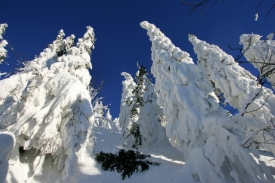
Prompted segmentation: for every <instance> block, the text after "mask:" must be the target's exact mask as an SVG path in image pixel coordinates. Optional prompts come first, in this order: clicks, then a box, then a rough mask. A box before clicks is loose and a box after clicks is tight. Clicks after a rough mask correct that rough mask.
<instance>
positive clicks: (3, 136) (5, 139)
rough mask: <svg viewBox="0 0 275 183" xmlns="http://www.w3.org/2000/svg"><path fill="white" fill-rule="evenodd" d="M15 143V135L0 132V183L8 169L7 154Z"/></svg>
mask: <svg viewBox="0 0 275 183" xmlns="http://www.w3.org/2000/svg"><path fill="white" fill-rule="evenodd" d="M14 144H15V137H14V135H13V134H12V133H9V132H0V183H4V181H5V180H6V176H7V173H8V170H9V162H8V158H9V154H10V152H11V151H12V149H13V147H14Z"/></svg>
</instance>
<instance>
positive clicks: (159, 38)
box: [140, 21, 193, 64]
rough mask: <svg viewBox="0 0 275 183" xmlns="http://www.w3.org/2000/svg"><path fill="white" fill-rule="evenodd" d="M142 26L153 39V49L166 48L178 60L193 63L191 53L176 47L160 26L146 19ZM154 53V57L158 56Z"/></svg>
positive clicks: (151, 39)
mask: <svg viewBox="0 0 275 183" xmlns="http://www.w3.org/2000/svg"><path fill="white" fill-rule="evenodd" d="M140 26H141V27H142V28H144V29H146V30H147V34H148V36H149V37H150V41H152V49H157V50H160V49H163V50H166V51H167V52H169V53H170V54H171V56H172V58H173V59H175V60H176V61H178V62H185V63H192V64H193V61H192V58H190V57H189V56H190V55H189V53H187V52H184V51H182V50H181V49H180V48H178V47H176V46H175V45H174V44H173V43H172V41H171V40H170V39H169V38H167V37H166V36H165V35H164V34H163V33H162V32H161V31H160V30H159V29H158V28H156V26H155V25H153V24H150V23H149V22H147V21H144V22H141V23H140ZM152 54H153V55H152V57H154V56H156V55H154V53H152Z"/></svg>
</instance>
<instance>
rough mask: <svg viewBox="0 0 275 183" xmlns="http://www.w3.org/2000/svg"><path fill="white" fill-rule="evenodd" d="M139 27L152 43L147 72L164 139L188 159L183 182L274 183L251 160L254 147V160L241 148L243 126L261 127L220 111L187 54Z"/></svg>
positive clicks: (261, 166) (147, 26) (150, 27)
mask: <svg viewBox="0 0 275 183" xmlns="http://www.w3.org/2000/svg"><path fill="white" fill-rule="evenodd" d="M141 26H142V28H144V29H146V30H147V34H148V36H149V37H150V41H152V48H151V50H152V61H153V65H152V68H151V72H152V73H153V75H154V77H155V78H156V84H155V92H158V93H159V97H158V104H159V105H161V106H163V109H164V115H165V117H166V118H167V119H166V120H167V127H166V134H167V136H168V137H169V139H170V142H171V144H173V145H174V146H175V147H176V148H177V149H178V150H179V151H181V152H183V155H184V157H185V160H187V161H186V165H185V166H184V167H183V173H184V175H185V179H186V180H191V179H192V180H193V182H197V181H199V182H231V181H232V182H269V181H274V179H273V177H272V175H271V173H270V171H269V170H268V168H267V167H266V165H265V164H264V163H262V162H260V163H259V161H258V159H257V158H256V160H255V159H254V156H255V157H259V155H258V154H257V152H256V151H255V147H254V148H253V147H251V149H252V150H254V151H253V155H252V154H250V150H249V149H248V148H246V147H243V142H246V140H247V138H248V139H251V138H252V137H251V136H249V137H247V136H246V134H245V133H243V131H242V127H243V126H245V125H247V126H249V124H250V123H255V126H258V127H259V126H261V122H259V121H256V120H254V119H251V118H247V117H244V116H234V117H231V118H230V117H228V116H227V115H226V113H227V112H226V111H225V110H224V109H222V108H221V107H219V99H218V98H217V96H216V95H215V93H214V88H213V87H212V85H211V83H210V82H209V81H208V80H207V77H206V75H207V73H205V72H203V70H202V69H201V67H199V66H197V65H194V63H193V61H192V59H191V58H190V57H189V54H188V53H186V52H183V51H181V50H180V49H179V48H177V47H175V46H174V45H173V43H172V42H171V41H170V40H169V39H168V38H167V37H165V35H164V34H163V33H162V32H160V30H159V29H157V28H156V27H155V26H154V25H152V24H149V23H148V22H142V23H141ZM191 36H193V35H190V36H189V37H191ZM261 127H264V126H263V125H262V126H261ZM190 175H192V178H191V176H190ZM190 178H191V179H190Z"/></svg>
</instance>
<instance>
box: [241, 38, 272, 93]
mask: <svg viewBox="0 0 275 183" xmlns="http://www.w3.org/2000/svg"><path fill="white" fill-rule="evenodd" d="M270 35H271V34H270ZM271 37H272V36H270V38H271ZM260 39H261V36H259V35H257V34H243V35H241V37H240V43H241V44H242V45H243V50H244V52H243V54H244V56H245V58H246V59H247V61H249V62H250V63H251V64H252V65H253V66H254V67H255V68H257V69H258V70H259V72H260V76H259V77H260V78H259V79H260V80H261V79H262V80H263V79H267V80H268V81H269V82H270V83H271V87H272V88H273V89H275V40H272V39H270V40H269V39H268V40H260Z"/></svg>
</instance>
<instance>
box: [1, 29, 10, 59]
mask: <svg viewBox="0 0 275 183" xmlns="http://www.w3.org/2000/svg"><path fill="white" fill-rule="evenodd" d="M7 27H8V24H0V64H1V63H2V62H3V60H4V58H5V57H6V56H7V50H6V49H5V48H4V47H5V46H7V44H8V42H7V41H6V40H3V34H4V33H5V30H6V28H7Z"/></svg>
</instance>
